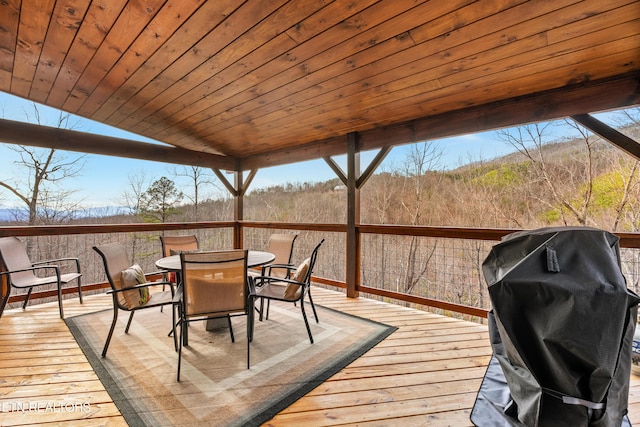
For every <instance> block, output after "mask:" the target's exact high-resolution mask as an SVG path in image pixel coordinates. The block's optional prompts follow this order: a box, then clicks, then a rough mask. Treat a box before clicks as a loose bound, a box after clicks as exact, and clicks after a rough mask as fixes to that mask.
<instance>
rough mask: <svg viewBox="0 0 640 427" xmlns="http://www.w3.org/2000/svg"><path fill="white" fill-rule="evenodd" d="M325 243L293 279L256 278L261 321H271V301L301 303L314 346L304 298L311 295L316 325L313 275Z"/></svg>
mask: <svg viewBox="0 0 640 427" xmlns="http://www.w3.org/2000/svg"><path fill="white" fill-rule="evenodd" d="M323 242H324V239H322V240H321V241H320V243H318V244H317V245H316V247H315V248H314V249H313V251H312V252H311V256H310V257H309V258H307V259H305V260H304V261H303V262H302V263H301V264H300V265H299V266H298V268H297V269H296V271H295V272H294V273H293V276H291V278H280V277H272V276H258V277H255V278H254V280H255V287H256V299H259V300H260V308H259V309H258V311H259V313H260V321H262V319H263V314H264V318H265V319H266V320H268V319H269V306H270V303H271V300H275V301H283V302H290V303H294V304H296V303H297V302H300V310H301V311H302V318H303V319H304V324H305V326H306V327H307V333H308V334H309V341H310V342H311V344H313V336H312V335H311V328H310V327H309V321H308V320H307V314H306V312H305V310H304V296H305V294H308V295H309V302H310V304H311V308H312V309H313V315H314V316H315V318H316V323H318V322H319V320H318V314H317V312H316V308H315V306H314V305H313V299H312V298H311V292H310V287H311V274H312V272H313V268H314V266H315V264H316V260H317V258H318V251H319V250H320V246H321V245H322V243H323ZM265 300H266V301H267V307H266V312H265V307H264V302H265Z"/></svg>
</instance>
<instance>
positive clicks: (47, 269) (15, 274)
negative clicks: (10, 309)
mask: <svg viewBox="0 0 640 427" xmlns="http://www.w3.org/2000/svg"><path fill="white" fill-rule="evenodd" d="M0 256H1V257H2V268H3V270H4V271H2V272H0V277H2V278H4V277H6V278H7V279H8V283H7V286H6V293H5V295H4V297H3V299H2V302H1V303H0V304H1V305H0V316H2V312H3V311H4V308H5V306H6V305H7V302H8V301H9V295H10V294H11V288H16V289H28V290H27V295H26V297H25V299H24V303H23V304H22V308H23V309H25V308H26V307H27V303H28V302H29V297H31V291H33V288H34V287H35V286H44V285H51V284H55V285H56V286H57V289H58V307H59V309H60V318H64V312H63V309H62V285H66V284H67V283H69V282H71V281H73V280H77V283H78V296H79V298H80V303H82V273H81V272H80V262H79V261H78V258H57V259H50V260H46V261H38V262H31V260H30V259H29V255H28V254H27V248H26V247H25V245H24V243H22V242H21V241H20V240H19V239H18V238H17V237H2V238H0ZM61 263H65V264H71V265H72V266H73V268H74V269H75V271H74V272H70V273H62V272H61V271H60V265H58V264H61ZM36 272H44V273H43V274H48V275H47V276H46V277H40V276H38V275H36Z"/></svg>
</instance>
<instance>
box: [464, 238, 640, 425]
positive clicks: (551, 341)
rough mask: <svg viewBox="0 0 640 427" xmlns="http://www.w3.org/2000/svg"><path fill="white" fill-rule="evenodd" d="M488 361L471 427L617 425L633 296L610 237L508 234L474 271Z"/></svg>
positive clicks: (622, 410)
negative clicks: (486, 306) (483, 305)
mask: <svg viewBox="0 0 640 427" xmlns="http://www.w3.org/2000/svg"><path fill="white" fill-rule="evenodd" d="M483 272H484V276H485V280H486V281H487V284H488V286H489V295H490V298H491V303H492V307H493V308H492V312H491V313H490V315H489V330H490V336H491V345H492V348H493V357H492V360H491V363H490V364H489V367H488V369H487V372H486V374H485V377H484V379H483V382H482V385H481V388H480V390H479V392H478V396H477V399H476V403H475V405H474V408H473V410H472V414H471V420H472V422H473V423H474V424H475V425H478V426H522V425H524V426H616V427H617V426H621V425H629V422H628V419H627V417H626V412H627V398H628V391H629V375H630V370H631V345H632V341H633V334H634V331H635V325H636V317H637V304H638V302H639V301H640V300H639V298H638V296H637V295H636V294H634V293H633V292H631V291H629V290H628V289H627V287H626V281H625V278H624V276H623V274H622V271H621V268H620V251H619V247H618V238H617V237H616V236H614V235H613V234H611V233H608V232H606V231H603V230H597V229H592V228H586V227H584V228H583V227H580V228H578V227H557V228H544V229H539V230H533V231H524V232H518V233H513V234H511V235H509V236H506V237H505V238H504V240H503V241H502V242H501V243H499V244H497V245H496V246H494V247H493V249H492V250H491V253H490V254H489V256H488V257H487V259H486V260H485V261H484V263H483Z"/></svg>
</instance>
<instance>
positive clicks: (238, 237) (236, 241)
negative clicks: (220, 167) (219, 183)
mask: <svg viewBox="0 0 640 427" xmlns="http://www.w3.org/2000/svg"><path fill="white" fill-rule="evenodd" d="M233 184H234V187H235V190H236V193H235V195H234V198H233V221H234V222H235V225H234V227H233V248H234V249H242V246H243V242H244V236H243V233H242V231H243V230H242V224H241V223H240V221H242V220H243V219H244V191H242V171H235V172H234V173H233Z"/></svg>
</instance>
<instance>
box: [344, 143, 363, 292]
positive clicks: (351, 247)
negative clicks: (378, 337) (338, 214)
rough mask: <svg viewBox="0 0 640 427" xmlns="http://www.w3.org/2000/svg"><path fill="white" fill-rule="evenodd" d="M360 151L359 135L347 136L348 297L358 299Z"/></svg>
mask: <svg viewBox="0 0 640 427" xmlns="http://www.w3.org/2000/svg"><path fill="white" fill-rule="evenodd" d="M359 175H360V150H359V144H358V134H357V133H355V132H352V133H349V134H348V135H347V266H346V269H347V277H346V282H347V297H350V298H357V297H358V291H357V288H358V286H359V285H360V233H359V232H358V225H360V189H359V188H358V185H357V181H358V178H359Z"/></svg>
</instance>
